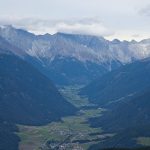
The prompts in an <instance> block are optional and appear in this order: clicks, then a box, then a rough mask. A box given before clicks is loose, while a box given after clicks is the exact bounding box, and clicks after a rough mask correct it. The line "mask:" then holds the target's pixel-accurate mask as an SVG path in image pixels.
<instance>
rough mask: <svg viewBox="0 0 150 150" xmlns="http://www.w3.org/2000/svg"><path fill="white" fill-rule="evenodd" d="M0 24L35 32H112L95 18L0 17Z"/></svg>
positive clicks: (107, 34) (103, 34)
mask: <svg viewBox="0 0 150 150" xmlns="http://www.w3.org/2000/svg"><path fill="white" fill-rule="evenodd" d="M0 24H1V25H8V24H9V25H10V24H11V25H13V26H15V27H17V28H23V29H26V30H29V31H31V32H34V33H35V34H44V33H50V34H54V33H57V32H63V33H71V34H87V35H97V36H110V35H113V34H114V32H113V31H110V30H109V29H108V28H107V27H105V26H104V25H103V24H102V22H101V21H100V20H98V19H96V18H84V19H72V20H50V19H38V18H17V17H0Z"/></svg>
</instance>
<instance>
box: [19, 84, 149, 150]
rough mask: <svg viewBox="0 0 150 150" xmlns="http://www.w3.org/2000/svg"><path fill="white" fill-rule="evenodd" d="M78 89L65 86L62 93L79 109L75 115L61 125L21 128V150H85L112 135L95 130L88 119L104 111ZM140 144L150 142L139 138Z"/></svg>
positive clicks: (65, 119)
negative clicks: (81, 94)
mask: <svg viewBox="0 0 150 150" xmlns="http://www.w3.org/2000/svg"><path fill="white" fill-rule="evenodd" d="M79 88H80V87H79V86H74V87H63V88H61V89H60V92H61V93H62V94H63V95H64V97H65V98H66V99H67V100H68V101H69V102H71V103H72V104H73V105H75V106H76V107H77V108H79V111H78V113H77V114H76V115H74V116H69V117H64V118H62V120H61V121H60V122H52V123H50V124H47V125H45V126H23V125H18V127H19V129H20V132H19V133H18V135H19V137H20V138H21V142H20V145H19V149H20V150H50V149H59V150H61V149H62V150H73V149H76V150H86V149H88V147H89V146H91V145H93V144H96V143H98V142H100V141H102V140H106V139H107V138H110V137H112V136H113V134H109V133H107V134H106V133H105V134H103V133H102V129H101V128H92V127H90V125H89V124H88V122H87V120H88V119H89V118H91V117H96V116H100V115H101V113H102V111H104V109H102V108H98V107H97V106H96V105H93V104H90V103H89V102H88V99H87V98H86V97H82V98H81V97H80V96H79V95H78V89H79ZM138 142H139V143H140V144H145V145H148V146H149V145H150V141H149V139H144V138H139V139H138Z"/></svg>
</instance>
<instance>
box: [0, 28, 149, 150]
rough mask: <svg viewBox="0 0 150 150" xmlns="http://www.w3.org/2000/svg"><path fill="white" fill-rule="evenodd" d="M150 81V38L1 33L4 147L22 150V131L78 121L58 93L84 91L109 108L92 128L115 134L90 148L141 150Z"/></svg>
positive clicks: (0, 105)
mask: <svg viewBox="0 0 150 150" xmlns="http://www.w3.org/2000/svg"><path fill="white" fill-rule="evenodd" d="M149 77H150V39H145V40H142V41H140V42H137V41H120V40H117V39H115V40H113V41H109V40H106V39H104V38H103V37H97V36H90V35H75V34H65V33H56V34H54V35H50V34H45V35H35V34H33V33H30V32H28V31H26V30H23V29H16V28H14V27H12V26H1V27H0V139H2V140H0V141H2V142H0V147H2V149H8V146H9V147H12V149H14V150H16V149H17V147H18V142H19V138H18V137H17V136H16V135H15V134H14V132H17V131H18V129H17V127H16V124H23V125H42V124H46V123H49V122H52V121H57V120H61V117H63V116H68V115H72V114H75V113H76V112H77V110H78V109H77V108H75V107H74V106H73V105H72V104H70V103H69V102H67V101H66V99H65V98H64V97H63V96H62V95H61V94H60V93H59V91H58V90H57V86H66V85H81V84H82V85H84V86H85V87H83V88H82V89H81V90H80V95H81V96H85V95H86V96H87V97H88V99H89V101H90V102H91V103H95V104H97V105H98V107H103V108H105V109H106V111H104V112H103V115H102V116H100V117H96V118H91V119H89V123H90V124H91V126H92V127H102V129H103V132H104V133H113V134H115V136H113V137H112V138H110V139H108V140H105V141H103V142H101V143H98V144H96V145H93V146H91V147H90V149H99V148H104V147H106V148H107V147H108V145H109V147H114V146H116V147H122V146H123V147H134V146H135V147H136V146H137V143H136V142H135V139H136V138H138V137H141V136H150V135H149V133H148V132H147V131H149V130H150V128H149V126H150V121H149V120H150V113H149V107H150V103H149V98H150V94H149V93H150V78H149ZM12 139H13V142H11V140H12ZM3 140H4V141H5V142H6V143H5V142H3ZM109 147H108V148H109Z"/></svg>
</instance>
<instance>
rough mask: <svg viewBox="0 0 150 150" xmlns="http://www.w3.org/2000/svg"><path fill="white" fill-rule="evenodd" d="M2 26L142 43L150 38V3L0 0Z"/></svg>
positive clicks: (132, 0) (144, 0)
mask: <svg viewBox="0 0 150 150" xmlns="http://www.w3.org/2000/svg"><path fill="white" fill-rule="evenodd" d="M0 24H1V25H4V24H12V25H14V26H16V27H19V28H25V29H27V30H29V31H31V32H34V33H36V34H44V33H46V32H48V33H51V34H53V33H56V32H66V33H78V34H92V35H98V36H104V37H106V38H108V39H113V38H119V39H121V40H123V39H124V40H131V39H136V40H140V39H143V38H150V0H0Z"/></svg>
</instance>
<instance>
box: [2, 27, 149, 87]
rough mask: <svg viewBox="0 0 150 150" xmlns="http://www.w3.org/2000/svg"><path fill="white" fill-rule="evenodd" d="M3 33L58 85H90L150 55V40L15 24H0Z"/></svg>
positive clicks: (27, 58) (3, 35)
mask: <svg viewBox="0 0 150 150" xmlns="http://www.w3.org/2000/svg"><path fill="white" fill-rule="evenodd" d="M0 36H1V37H3V38H4V39H5V40H6V41H7V42H9V43H10V44H11V45H13V46H15V47H17V48H18V49H20V50H21V51H20V53H19V54H18V55H23V57H24V59H26V60H27V61H28V62H30V63H31V64H33V65H34V66H35V67H36V68H38V69H39V70H40V71H41V72H42V73H44V74H45V75H46V76H47V77H48V78H50V79H51V80H52V81H53V82H54V83H56V84H58V85H70V84H87V83H89V82H90V81H91V80H94V79H96V78H97V77H99V76H101V75H103V74H105V73H107V72H109V71H111V70H113V69H116V68H118V67H120V66H121V65H124V64H127V63H131V62H133V61H135V60H140V59H143V58H147V57H149V56H150V49H149V47H150V42H149V41H150V40H149V39H147V40H143V41H141V42H136V41H131V42H128V41H123V42H121V41H119V40H117V39H116V40H113V41H108V40H106V39H104V38H103V37H96V36H90V35H89V36H88V35H71V34H64V33H57V34H54V35H50V34H45V35H34V34H32V33H29V32H27V31H25V30H22V29H15V28H14V27H12V26H3V27H1V28H0Z"/></svg>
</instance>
